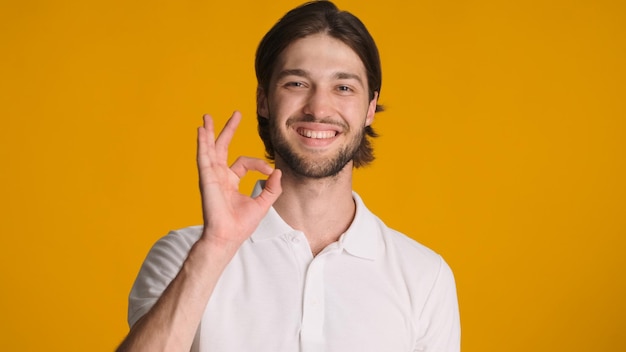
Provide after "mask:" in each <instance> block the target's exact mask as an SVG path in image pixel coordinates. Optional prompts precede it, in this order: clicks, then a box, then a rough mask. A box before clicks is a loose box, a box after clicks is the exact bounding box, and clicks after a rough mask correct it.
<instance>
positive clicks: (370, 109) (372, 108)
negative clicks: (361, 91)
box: [365, 92, 378, 126]
mask: <svg viewBox="0 0 626 352" xmlns="http://www.w3.org/2000/svg"><path fill="white" fill-rule="evenodd" d="M377 104H378V92H374V98H372V100H371V101H370V103H369V105H368V106H367V116H366V117H365V126H369V125H371V124H372V122H374V115H375V114H376V105H377Z"/></svg>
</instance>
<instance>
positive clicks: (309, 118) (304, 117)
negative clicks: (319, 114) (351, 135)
mask: <svg viewBox="0 0 626 352" xmlns="http://www.w3.org/2000/svg"><path fill="white" fill-rule="evenodd" d="M297 122H314V123H323V124H327V125H334V126H338V127H341V128H342V129H343V130H345V131H347V130H349V129H350V126H348V124H346V123H345V122H343V121H341V120H333V119H331V118H321V119H318V118H316V117H315V116H313V115H308V114H307V115H302V116H292V117H290V118H288V119H287V121H286V124H287V126H288V127H289V126H291V125H293V124H294V123H297Z"/></svg>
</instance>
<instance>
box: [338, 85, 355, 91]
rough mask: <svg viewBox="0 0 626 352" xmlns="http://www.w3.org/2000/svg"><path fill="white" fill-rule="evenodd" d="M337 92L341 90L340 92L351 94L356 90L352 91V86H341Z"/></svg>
mask: <svg viewBox="0 0 626 352" xmlns="http://www.w3.org/2000/svg"><path fill="white" fill-rule="evenodd" d="M337 90H339V91H340V92H342V93H343V92H345V93H350V92H353V91H354V90H353V89H352V87H350V86H346V85H340V86H338V87H337Z"/></svg>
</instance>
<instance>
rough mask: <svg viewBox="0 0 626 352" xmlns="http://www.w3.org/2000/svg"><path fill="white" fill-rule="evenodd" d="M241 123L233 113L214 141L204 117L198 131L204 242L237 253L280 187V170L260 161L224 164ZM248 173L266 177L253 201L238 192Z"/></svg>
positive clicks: (241, 159)
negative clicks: (209, 242) (267, 176)
mask: <svg viewBox="0 0 626 352" xmlns="http://www.w3.org/2000/svg"><path fill="white" fill-rule="evenodd" d="M240 121H241V113H239V112H238V111H235V112H234V113H233V115H232V116H231V117H230V119H229V120H228V121H227V122H226V125H225V126H224V129H223V130H222V132H221V133H220V134H219V136H218V137H217V139H215V130H214V127H213V119H212V118H211V116H210V115H204V126H203V127H199V128H198V155H197V158H198V173H199V177H200V192H201V195H202V213H203V218H204V232H203V235H202V239H203V240H207V241H211V242H214V244H217V245H220V246H221V245H224V246H226V248H229V249H231V250H233V253H234V251H236V250H237V249H238V248H239V246H241V244H242V243H243V241H245V240H246V239H247V238H248V237H250V235H251V234H252V232H253V231H254V230H255V229H256V227H257V226H258V224H259V223H260V222H261V219H262V218H263V217H264V216H265V214H266V213H267V211H268V210H269V208H270V206H271V205H272V204H273V203H274V202H275V201H276V199H277V198H278V196H279V195H280V193H281V192H282V188H281V185H280V178H281V173H280V170H277V169H276V170H275V169H274V168H272V167H271V166H270V165H269V164H268V163H267V162H265V161H264V160H262V159H257V158H249V157H239V158H238V159H237V160H236V161H235V162H234V163H233V164H232V166H231V167H228V165H227V159H228V146H229V144H230V141H231V140H232V137H233V135H234V133H235V130H236V129H237V126H238V125H239V122H240ZM248 171H258V172H261V173H262V174H265V175H269V178H268V180H267V182H266V183H265V187H264V188H263V191H262V192H261V194H260V195H259V196H258V197H256V198H252V197H250V196H247V195H243V194H241V193H240V192H239V181H240V180H241V178H242V177H243V176H244V175H245V174H246V173H247V172H248Z"/></svg>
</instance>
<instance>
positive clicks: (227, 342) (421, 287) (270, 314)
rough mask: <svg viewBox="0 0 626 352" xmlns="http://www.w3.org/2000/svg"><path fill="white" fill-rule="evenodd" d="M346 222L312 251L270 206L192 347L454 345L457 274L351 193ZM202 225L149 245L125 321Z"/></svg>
mask: <svg viewBox="0 0 626 352" xmlns="http://www.w3.org/2000/svg"><path fill="white" fill-rule="evenodd" d="M354 200H355V202H356V215H355V218H354V221H353V223H352V225H351V226H350V228H349V229H348V230H347V231H346V232H345V233H344V234H343V235H342V236H341V237H340V238H339V240H338V241H337V242H335V243H332V244H330V245H329V246H328V247H326V248H325V249H324V250H323V251H322V252H321V253H319V254H318V255H317V256H316V257H313V255H312V253H311V249H310V247H309V244H308V242H307V239H306V237H305V236H304V233H302V232H300V231H298V230H295V229H293V228H291V227H290V226H289V225H287V224H286V223H285V222H284V221H283V220H282V219H281V217H280V216H279V215H278V213H277V212H276V211H275V210H274V209H273V208H271V209H270V211H269V212H268V214H267V216H266V217H265V218H264V219H263V221H262V222H261V224H260V225H259V227H258V228H257V230H256V231H255V232H254V233H253V234H252V236H251V237H250V239H249V240H247V241H246V242H244V244H243V245H242V246H241V248H240V249H239V251H238V252H237V254H236V255H235V256H234V257H233V259H232V261H231V262H230V263H229V264H228V266H227V267H226V269H225V271H224V273H223V275H222V276H221V277H220V279H219V281H218V283H217V286H216V287H215V290H214V292H213V295H212V296H211V299H210V300H209V303H208V305H207V307H206V310H205V312H204V315H203V318H202V322H201V324H200V326H199V328H198V331H197V334H196V338H195V341H194V344H193V347H192V351H200V352H204V351H207V352H222V351H223V352H239V351H254V352H265V351H267V352H283V351H284V352H295V351H302V352H318V351H319V352H322V351H323V352H347V351H358V352H367V351H372V352H374V351H376V352H390V351H398V352H400V351H403V352H404V351H406V352H409V351H437V352H457V351H459V350H460V327H459V312H458V305H457V297H456V288H455V283H454V277H453V275H452V272H451V270H450V268H449V267H448V265H447V264H446V263H445V262H444V260H443V259H442V258H441V257H440V256H439V255H438V254H436V253H434V252H433V251H431V250H430V249H428V248H426V247H424V246H423V245H421V244H419V243H417V242H415V241H414V240H412V239H410V238H409V237H407V236H405V235H403V234H401V233H399V232H396V231H394V230H392V229H390V228H388V227H387V226H385V224H383V222H382V221H381V220H380V219H378V218H377V217H376V216H375V215H374V214H372V213H371V212H370V211H369V210H368V209H367V208H366V207H365V205H364V204H363V202H362V200H361V199H360V197H359V196H358V195H357V194H356V193H354ZM201 232H202V227H201V226H195V227H189V228H185V229H182V230H178V231H173V232H170V233H169V234H168V235H167V236H165V237H163V238H162V239H160V240H159V241H158V242H157V243H156V244H155V245H154V247H153V248H152V249H151V250H150V253H149V254H148V256H147V258H146V260H145V262H144V263H143V266H142V267H141V270H140V272H139V275H138V277H137V279H136V281H135V284H134V286H133V288H132V291H131V293H130V298H129V309H128V320H129V324H130V325H131V326H132V325H133V324H134V323H135V322H136V321H137V320H138V319H139V318H140V317H141V316H142V315H144V314H145V313H146V312H147V311H148V310H149V309H150V308H151V307H152V305H153V304H154V303H155V302H156V300H157V299H158V298H159V296H160V295H161V293H162V292H163V291H164V290H165V288H166V287H167V285H168V284H169V282H170V281H171V280H172V279H173V278H174V277H175V276H176V274H177V273H178V271H179V269H180V267H181V266H182V263H183V261H184V260H185V258H186V256H187V253H188V252H189V250H190V248H191V246H192V245H193V244H194V243H195V241H197V240H198V238H199V237H200V235H201Z"/></svg>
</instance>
